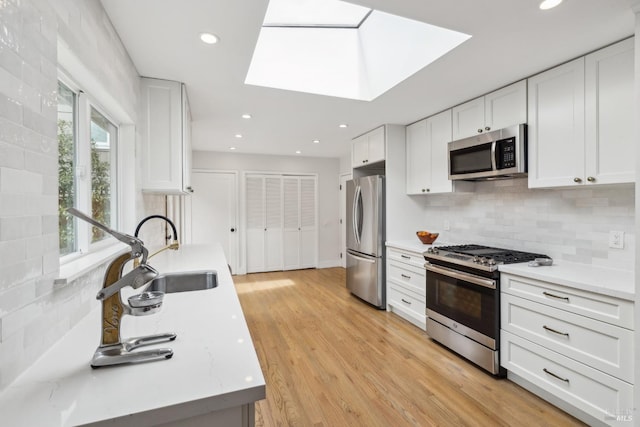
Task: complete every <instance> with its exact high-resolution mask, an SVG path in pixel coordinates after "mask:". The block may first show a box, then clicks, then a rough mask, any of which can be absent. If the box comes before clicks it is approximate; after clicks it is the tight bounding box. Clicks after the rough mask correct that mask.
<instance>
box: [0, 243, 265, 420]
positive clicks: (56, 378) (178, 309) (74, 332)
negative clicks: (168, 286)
mask: <svg viewBox="0 0 640 427" xmlns="http://www.w3.org/2000/svg"><path fill="white" fill-rule="evenodd" d="M149 264H151V265H152V266H154V267H155V268H156V269H157V270H158V271H159V272H160V273H169V272H177V271H188V270H209V269H212V270H216V271H217V272H218V286H217V287H216V288H213V289H208V290H203V291H193V292H184V293H172V294H167V295H165V298H164V304H163V306H162V308H161V310H160V311H159V312H158V313H156V314H153V315H150V316H142V317H133V316H125V317H124V318H123V320H122V330H121V332H122V333H121V336H122V337H123V338H130V337H136V336H141V335H149V334H153V333H161V332H175V333H176V334H177V339H176V340H175V341H172V342H168V343H162V344H158V345H155V346H148V347H143V348H142V349H144V348H154V347H169V348H172V349H173V352H174V356H173V358H171V359H169V360H162V361H155V362H148V363H142V364H134V365H120V366H114V367H104V368H99V369H92V368H91V367H90V366H89V363H90V361H91V357H92V356H93V353H94V351H95V349H96V347H97V346H98V344H99V342H100V317H101V313H100V312H101V308H100V307H99V306H98V307H97V308H96V309H95V310H93V311H92V312H91V313H90V314H89V315H87V316H86V317H85V318H84V319H82V320H81V321H80V323H79V324H78V325H77V326H76V327H74V328H73V329H71V331H69V332H68V333H67V334H66V335H64V336H63V337H62V338H61V339H60V341H59V342H58V343H57V344H56V345H55V346H53V347H52V348H51V349H50V350H49V351H47V352H46V353H45V354H44V355H43V356H42V357H41V358H40V359H39V360H38V361H37V362H36V363H35V364H34V365H33V366H32V367H30V368H29V369H28V370H27V371H26V372H25V373H24V374H22V375H21V376H20V377H18V378H17V379H16V381H14V382H13V383H12V384H10V385H9V386H8V387H7V388H6V389H5V390H4V391H3V392H2V393H1V394H0V414H1V415H0V425H3V426H5V425H6V426H29V427H38V426H47V427H48V426H61V427H62V426H76V425H96V426H101V425H110V426H111V425H118V426H136V427H143V426H151V425H157V424H162V423H168V422H172V421H175V420H180V419H184V418H188V417H193V416H197V415H201V414H205V413H209V412H211V411H215V410H219V409H226V408H231V407H237V406H241V405H245V404H248V403H251V402H255V401H257V400H261V399H264V398H265V381H264V377H263V375H262V371H261V369H260V364H259V362H258V358H257V356H256V352H255V348H254V346H253V343H252V341H251V335H250V334H249V329H248V328H247V324H246V322H245V318H244V314H243V312H242V308H241V306H240V302H239V300H238V296H237V293H236V290H235V287H234V285H233V280H232V278H231V275H230V273H229V270H228V268H227V263H226V260H225V257H224V254H223V252H222V249H221V248H220V246H219V245H185V246H182V247H181V248H180V250H178V251H165V252H163V253H161V254H159V255H158V256H156V257H154V258H152V259H151V260H150V262H149ZM123 299H124V297H123ZM42 333H47V331H42Z"/></svg>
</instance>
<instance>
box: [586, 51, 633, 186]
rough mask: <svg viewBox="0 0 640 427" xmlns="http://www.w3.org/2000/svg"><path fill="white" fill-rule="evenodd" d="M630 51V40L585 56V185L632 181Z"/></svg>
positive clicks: (631, 53) (631, 69)
mask: <svg viewBox="0 0 640 427" xmlns="http://www.w3.org/2000/svg"><path fill="white" fill-rule="evenodd" d="M633 51H634V45H633V39H628V40H624V41H622V42H620V43H618V44H615V45H613V46H609V47H607V48H605V49H602V50H599V51H597V52H594V53H592V54H590V55H587V57H586V60H585V88H586V93H585V109H586V135H585V138H586V145H585V155H586V178H587V183H588V184H612V183H621V182H634V180H635V143H634V139H633V129H634V125H635V123H634V120H633V118H634V102H633V93H634V92H633V87H634V64H633V60H634V55H633Z"/></svg>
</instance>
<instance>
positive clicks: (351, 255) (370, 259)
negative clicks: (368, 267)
mask: <svg viewBox="0 0 640 427" xmlns="http://www.w3.org/2000/svg"><path fill="white" fill-rule="evenodd" d="M347 255H349V256H350V257H353V258H355V259H357V260H358V261H364V262H368V263H369V264H375V262H376V260H375V258H373V259H372V258H364V257H361V256H358V255H354V254H352V253H351V252H347Z"/></svg>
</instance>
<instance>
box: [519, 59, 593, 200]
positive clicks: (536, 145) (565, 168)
mask: <svg viewBox="0 0 640 427" xmlns="http://www.w3.org/2000/svg"><path fill="white" fill-rule="evenodd" d="M528 91H529V100H528V105H529V108H528V110H529V111H528V112H529V187H530V188H534V187H558V186H569V185H576V184H580V183H582V182H583V181H584V179H583V177H584V58H579V59H576V60H574V61H571V62H569V63H566V64H563V65H561V66H559V67H556V68H553V69H551V70H549V71H546V72H544V73H541V74H538V75H536V76H533V77H531V78H529V82H528Z"/></svg>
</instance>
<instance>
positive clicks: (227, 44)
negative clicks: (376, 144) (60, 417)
mask: <svg viewBox="0 0 640 427" xmlns="http://www.w3.org/2000/svg"><path fill="white" fill-rule="evenodd" d="M352 3H357V4H360V5H363V6H367V7H370V8H373V9H377V10H382V11H385V12H389V13H393V14H396V15H399V16H404V17H407V18H411V19H415V20H418V21H423V22H426V23H429V24H433V25H438V26H442V27H445V28H450V29H453V30H457V31H461V32H464V33H467V34H471V35H472V36H473V37H472V38H471V39H470V40H468V41H466V42H465V43H463V44H462V45H461V46H459V47H458V48H457V49H455V50H454V51H452V52H450V53H448V54H447V55H445V56H444V57H442V58H440V59H439V60H437V61H436V62H434V63H433V64H431V65H429V66H428V67H426V68H425V69H423V70H421V71H418V72H417V73H416V74H414V75H413V76H411V77H409V78H408V79H407V80H405V81H404V82H402V83H400V84H398V85H397V86H395V87H394V88H392V89H390V90H389V91H388V92H386V93H384V94H383V95H381V96H379V97H378V98H376V99H375V100H373V101H371V102H366V101H356V100H349V99H341V98H334V97H329V96H323V95H313V94H305V93H297V92H291V91H285V90H281V89H270V88H265V87H258V86H250V85H245V84H244V80H245V77H246V74H247V70H248V69H249V64H250V62H251V56H252V53H253V48H254V46H255V43H256V40H257V38H258V33H259V31H260V26H261V24H262V20H263V17H264V13H265V11H266V8H267V4H268V0H250V1H246V0H180V1H178V0H133V1H132V0H102V4H103V5H104V8H105V10H106V11H107V13H108V15H109V17H110V18H111V21H112V23H113V25H114V26H115V28H116V30H117V31H118V33H119V35H120V37H121V39H122V42H123V43H124V45H125V47H126V49H127V51H128V52H129V55H130V56H131V59H132V60H133V63H134V64H135V66H136V68H137V70H138V72H139V73H140V75H142V76H149V77H157V78H163V79H170V80H178V81H182V82H184V83H185V84H186V86H187V92H188V95H189V101H190V104H191V110H192V116H193V123H192V130H193V148H194V149H195V150H210V151H227V152H228V151H229V147H231V146H235V147H237V150H236V151H235V152H237V153H260V154H278V155H295V154H294V152H295V151H296V150H300V151H301V152H302V155H303V156H320V157H339V156H342V155H344V154H346V153H348V152H349V150H350V140H351V139H352V138H353V137H355V136H358V135H360V134H362V133H364V132H366V131H368V130H371V129H373V128H374V127H376V126H378V125H380V124H383V123H397V124H409V123H412V122H414V121H416V120H419V119H421V118H423V117H426V116H429V115H431V114H433V113H437V112H439V111H442V110H444V109H446V108H448V107H451V106H453V105H456V104H459V103H461V102H464V101H466V100H468V99H471V98H473V97H476V96H479V95H482V94H484V93H486V92H489V91H491V90H494V89H497V88H499V87H501V86H504V85H506V84H508V83H511V82H514V81H516V80H519V79H521V78H524V77H527V76H530V75H532V74H535V73H537V72H539V71H542V70H544V69H547V68H549V67H552V66H554V65H557V64H559V63H561V62H565V61H567V60H569V59H572V58H575V57H577V56H580V55H583V54H585V53H588V52H590V51H592V50H595V49H597V48H600V47H602V46H605V45H607V44H610V43H612V42H615V41H618V40H621V39H623V38H625V37H628V36H630V35H632V34H633V30H634V15H633V13H632V11H631V6H630V0H565V1H564V2H563V3H562V4H561V5H560V6H558V7H557V8H555V9H552V10H549V11H541V10H539V9H538V3H539V0H483V1H480V0H455V1H453V0H354V1H352ZM203 31H209V32H213V33H215V34H216V35H218V36H219V37H220V42H219V43H218V44H217V45H205V44H203V43H202V42H200V40H199V38H198V36H199V33H200V32H203ZM243 113H250V114H251V115H252V116H253V118H252V119H250V120H245V119H242V118H241V115H242V114H243ZM340 123H348V124H349V127H348V128H346V129H339V128H338V124H340ZM238 133H240V134H242V135H243V138H242V139H237V138H235V136H234V135H235V134H238ZM314 139H319V140H320V141H321V142H320V144H313V143H312V140H314Z"/></svg>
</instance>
